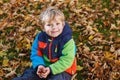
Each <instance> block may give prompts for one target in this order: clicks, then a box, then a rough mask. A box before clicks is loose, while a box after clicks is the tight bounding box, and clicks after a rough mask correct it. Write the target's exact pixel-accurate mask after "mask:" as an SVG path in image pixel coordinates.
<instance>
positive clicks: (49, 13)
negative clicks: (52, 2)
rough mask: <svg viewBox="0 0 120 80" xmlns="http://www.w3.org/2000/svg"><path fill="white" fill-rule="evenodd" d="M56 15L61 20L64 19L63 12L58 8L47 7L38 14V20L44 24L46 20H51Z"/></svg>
mask: <svg viewBox="0 0 120 80" xmlns="http://www.w3.org/2000/svg"><path fill="white" fill-rule="evenodd" d="M56 17H59V18H60V19H61V21H65V17H64V14H63V12H61V11H60V10H58V9H57V8H56V7H49V8H47V9H46V10H44V11H43V12H42V13H41V14H40V21H41V23H42V24H44V23H45V22H46V21H48V22H51V21H52V20H54V19H55V18H56Z"/></svg>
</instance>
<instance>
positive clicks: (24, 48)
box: [0, 0, 120, 80]
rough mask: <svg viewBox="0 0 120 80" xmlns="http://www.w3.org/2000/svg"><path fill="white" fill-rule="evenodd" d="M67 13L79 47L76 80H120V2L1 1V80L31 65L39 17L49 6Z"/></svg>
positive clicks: (97, 0)
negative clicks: (31, 51) (31, 53)
mask: <svg viewBox="0 0 120 80" xmlns="http://www.w3.org/2000/svg"><path fill="white" fill-rule="evenodd" d="M50 5H52V6H57V7H58V8H59V9H60V10H62V11H63V12H64V14H65V17H66V20H67V21H68V23H69V24H70V26H71V28H72V31H73V38H74V40H75V42H76V45H77V54H76V58H77V61H78V63H77V64H78V66H77V73H76V74H75V75H74V76H73V79H72V80H120V0H0V80H11V79H12V78H13V77H15V76H19V75H20V74H22V73H23V71H24V70H25V69H26V68H28V67H30V66H31V61H30V50H31V45H32V42H33V40H34V38H35V36H36V34H37V33H38V32H40V31H41V30H40V26H41V24H39V14H40V13H41V11H42V10H43V9H45V8H46V7H48V6H50Z"/></svg>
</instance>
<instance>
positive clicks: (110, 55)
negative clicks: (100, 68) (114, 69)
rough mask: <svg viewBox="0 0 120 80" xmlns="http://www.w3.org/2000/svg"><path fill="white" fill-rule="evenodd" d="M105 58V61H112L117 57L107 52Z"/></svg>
mask: <svg viewBox="0 0 120 80" xmlns="http://www.w3.org/2000/svg"><path fill="white" fill-rule="evenodd" d="M104 58H105V59H108V60H112V59H113V58H115V55H114V54H112V53H110V52H107V51H106V52H105V53H104Z"/></svg>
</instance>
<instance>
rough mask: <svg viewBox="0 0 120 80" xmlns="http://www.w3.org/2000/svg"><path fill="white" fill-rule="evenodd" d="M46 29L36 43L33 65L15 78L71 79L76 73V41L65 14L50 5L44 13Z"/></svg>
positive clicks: (43, 24) (41, 18)
mask: <svg viewBox="0 0 120 80" xmlns="http://www.w3.org/2000/svg"><path fill="white" fill-rule="evenodd" d="M40 21H41V23H42V27H41V29H42V32H40V33H39V34H38V35H37V36H36V38H35V40H34V43H33V45H32V51H31V57H30V58H31V61H32V65H33V66H32V67H31V68H30V69H28V70H26V71H25V72H24V74H23V75H22V76H20V77H17V78H14V80H71V76H72V75H73V74H74V73H75V72H76V60H75V52H76V51H75V43H74V40H73V39H72V31H71V29H70V27H69V25H68V24H67V23H66V22H65V18H64V14H63V13H62V12H61V11H60V10H58V9H57V8H55V7H49V8H47V9H46V10H45V11H43V12H42V13H41V15H40Z"/></svg>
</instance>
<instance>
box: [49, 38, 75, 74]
mask: <svg viewBox="0 0 120 80" xmlns="http://www.w3.org/2000/svg"><path fill="white" fill-rule="evenodd" d="M62 54H63V55H62V56H61V57H60V58H59V60H58V61H57V62H55V63H53V64H51V65H50V68H51V70H52V73H53V74H58V73H61V72H64V71H65V70H66V69H68V68H69V67H71V65H72V63H73V61H74V57H75V43H74V40H73V39H71V40H69V41H68V42H67V43H66V44H65V45H64V49H63V50H62Z"/></svg>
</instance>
